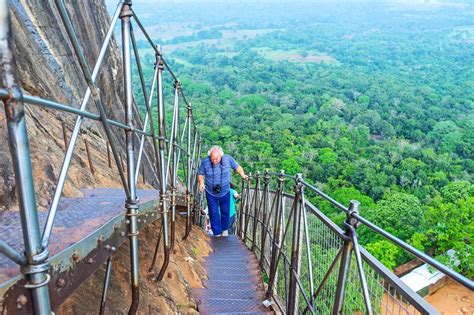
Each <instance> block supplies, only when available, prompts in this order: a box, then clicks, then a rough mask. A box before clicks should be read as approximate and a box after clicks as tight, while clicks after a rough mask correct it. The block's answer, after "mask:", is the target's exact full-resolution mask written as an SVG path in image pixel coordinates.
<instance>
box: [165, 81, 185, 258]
mask: <svg viewBox="0 0 474 315" xmlns="http://www.w3.org/2000/svg"><path fill="white" fill-rule="evenodd" d="M180 88H181V85H180V84H179V82H175V94H174V104H173V122H172V126H171V135H170V148H171V150H170V153H172V156H169V157H168V166H167V167H166V170H167V179H166V182H168V172H169V170H170V169H169V163H170V160H171V159H173V167H172V173H171V177H172V179H171V245H170V252H171V251H172V250H173V249H174V244H175V240H176V231H175V229H176V191H177V187H176V185H177V181H178V167H179V165H178V153H177V150H178V149H177V147H176V145H177V143H176V140H177V134H178V133H177V129H178V128H177V126H178V124H179V108H178V104H179V103H178V102H179V100H178V90H179V89H180Z"/></svg>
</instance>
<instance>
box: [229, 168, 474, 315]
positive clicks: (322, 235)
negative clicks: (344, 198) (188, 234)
mask: <svg viewBox="0 0 474 315" xmlns="http://www.w3.org/2000/svg"><path fill="white" fill-rule="evenodd" d="M253 174H254V175H252V176H250V177H249V180H248V181H243V182H242V203H241V208H240V214H239V215H238V223H237V227H238V230H237V235H239V236H240V237H241V238H242V239H243V240H244V243H246V245H247V246H248V247H249V248H250V249H252V250H253V251H254V252H255V254H256V255H257V259H259V258H260V262H261V267H262V270H263V271H264V272H266V273H267V276H268V278H269V280H268V282H269V284H268V289H267V293H266V296H267V298H268V299H273V301H274V302H275V305H276V306H278V308H279V310H280V311H281V312H283V313H287V314H293V313H296V312H303V313H307V312H310V313H313V314H319V313H326V312H333V313H341V312H342V310H343V309H346V308H349V309H351V310H352V311H355V312H356V311H358V312H365V313H368V314H372V313H374V312H375V310H376V309H379V308H382V307H388V306H387V303H391V304H390V305H398V307H399V308H400V311H403V312H404V311H407V313H410V314H411V313H413V312H414V311H415V310H416V311H418V312H420V313H422V314H437V313H438V312H437V311H436V310H435V309H434V308H433V307H432V306H431V305H430V304H429V303H427V302H426V301H425V300H424V299H423V298H421V297H420V296H419V295H418V294H417V293H415V292H413V291H412V290H411V289H410V288H409V287H408V286H407V285H405V284H404V283H403V282H402V281H401V280H400V279H399V278H398V277H397V276H395V275H394V274H393V273H392V272H391V271H389V270H388V269H387V268H386V267H385V266H383V265H382V264H381V263H380V262H379V261H377V260H376V259H375V258H374V257H373V256H372V255H370V254H369V253H368V252H367V251H366V250H365V249H364V248H363V247H362V246H361V245H359V243H358V236H357V232H356V229H357V227H358V226H359V225H360V224H364V225H366V226H367V227H368V228H370V229H372V230H373V231H375V232H376V233H377V234H378V235H380V236H382V237H384V238H386V239H388V240H390V241H392V242H393V243H395V244H396V245H398V246H400V247H402V248H403V249H405V250H407V251H408V252H409V253H411V254H413V255H415V256H416V257H417V258H419V259H421V260H423V261H425V262H427V263H428V264H430V265H432V266H433V267H435V268H436V269H437V270H439V271H441V272H443V273H445V274H446V275H448V276H449V277H451V278H452V279H454V280H455V281H457V282H459V283H460V284H461V285H463V286H465V287H467V288H469V289H470V290H473V282H472V281H471V280H469V279H467V278H466V277H464V276H463V275H461V274H459V273H457V272H455V271H453V270H452V269H450V268H448V267H446V266H444V265H443V264H441V263H439V262H438V261H436V260H435V259H433V258H432V257H429V256H428V255H426V254H424V253H422V252H420V251H419V250H417V249H415V248H413V247H412V246H410V245H409V244H407V243H405V242H403V241H402V240H400V239H398V238H396V237H394V236H393V235H391V234H390V233H388V232H386V231H385V230H383V229H381V228H380V227H378V226H376V225H375V224H373V223H372V222H370V221H368V220H367V219H365V218H363V217H362V216H361V215H360V214H359V211H358V209H359V203H358V202H356V201H351V203H350V205H349V207H346V206H344V205H342V204H341V203H339V202H338V201H336V200H335V199H333V198H332V197H330V196H329V195H327V194H325V193H324V192H323V191H321V190H320V189H318V188H316V187H315V186H314V185H312V184H310V183H308V182H307V181H305V180H304V179H303V177H302V176H301V174H297V175H296V176H292V175H287V174H285V173H284V171H282V172H280V173H274V172H269V171H265V173H264V174H265V176H264V178H267V180H268V179H269V178H270V177H271V178H276V177H277V179H278V185H277V186H278V187H277V190H275V191H271V190H268V188H267V187H268V185H269V183H268V182H267V181H266V182H265V185H264V188H263V189H261V187H259V185H257V184H258V182H259V177H260V174H259V173H258V172H254V173H253ZM288 179H291V180H293V181H294V191H295V193H294V194H292V195H291V194H287V193H285V192H284V191H283V187H284V185H283V183H284V181H286V180H288ZM268 181H269V180H268ZM250 183H255V186H254V185H253V184H252V185H250ZM304 188H306V189H308V190H309V191H312V192H314V193H316V194H317V195H318V196H319V197H322V198H323V199H324V200H326V201H328V202H329V203H330V204H331V205H332V206H334V207H336V208H338V209H340V210H342V211H343V212H344V213H346V219H345V221H344V224H343V226H344V229H341V228H340V227H339V226H338V225H336V224H335V223H334V222H332V221H331V220H330V219H329V218H328V217H327V216H325V215H324V214H323V213H322V212H321V211H320V210H319V209H318V208H317V207H316V206H314V205H313V204H311V203H310V202H309V201H308V200H306V198H305V191H304ZM285 198H287V199H289V200H290V201H292V205H291V208H288V209H286V210H285V208H286V207H287V206H284V205H283V201H284V199H285ZM270 199H273V200H272V201H271V203H270V204H271V207H270V209H268V207H266V206H262V203H263V204H264V202H263V201H264V200H270ZM298 213H300V214H298ZM264 218H265V219H264ZM301 221H302V223H300V222H301ZM256 223H258V224H256ZM263 234H268V235H269V238H267V242H270V243H269V246H267V245H266V244H263V243H262V244H261V245H260V246H258V245H257V246H256V245H255V244H254V240H255V235H257V236H258V235H261V236H262V238H263ZM288 235H292V241H291V240H287V236H288ZM298 235H299V236H298ZM326 238H328V239H327V240H325V239H326ZM301 242H303V243H302V244H304V245H303V246H301ZM290 253H291V259H290V257H289V254H290ZM336 253H337V255H336ZM314 255H316V256H314ZM325 256H328V257H327V258H324V257H325ZM351 257H354V258H355V261H352V259H351ZM328 258H330V259H329V260H328ZM313 259H314V260H313ZM325 259H326V260H325ZM262 263H263V264H265V265H262ZM338 263H339V268H338V269H339V271H338V272H335V270H336V269H335V267H336V266H337V264H338ZM282 268H283V269H282ZM325 268H328V269H326V270H327V271H326V272H325V273H324V277H323V275H322V274H321V272H322V271H323V272H324V270H325ZM351 270H352V271H351ZM352 273H354V274H357V275H358V277H357V278H355V277H354V274H352ZM351 274H352V275H351ZM303 275H304V276H303ZM316 275H317V276H316ZM282 277H283V278H282ZM295 277H296V278H295ZM303 277H304V278H303ZM374 277H375V278H374ZM377 279H380V280H377ZM318 281H319V283H317V282H318ZM380 281H382V282H380ZM369 282H370V283H371V284H370V287H371V289H370V290H369ZM374 284H375V287H374ZM298 290H299V291H300V293H301V294H302V296H303V299H298V298H297V296H298V293H297V291H298ZM328 290H330V291H328ZM374 290H375V291H374ZM392 291H393V292H392ZM322 292H326V293H325V294H322ZM382 296H387V301H385V300H382V299H381V297H382ZM283 297H285V298H283ZM330 297H332V298H333V300H331V298H330ZM388 299H390V301H388ZM354 303H355V304H354ZM344 312H345V311H344Z"/></svg>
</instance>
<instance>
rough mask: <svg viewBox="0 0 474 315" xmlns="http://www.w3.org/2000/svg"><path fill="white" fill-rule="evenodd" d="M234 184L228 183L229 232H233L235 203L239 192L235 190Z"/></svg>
mask: <svg viewBox="0 0 474 315" xmlns="http://www.w3.org/2000/svg"><path fill="white" fill-rule="evenodd" d="M235 188H236V187H235V185H234V184H232V183H230V210H229V217H230V218H229V233H230V234H234V224H235V203H236V202H237V199H239V198H240V195H239V193H238V192H237V190H235Z"/></svg>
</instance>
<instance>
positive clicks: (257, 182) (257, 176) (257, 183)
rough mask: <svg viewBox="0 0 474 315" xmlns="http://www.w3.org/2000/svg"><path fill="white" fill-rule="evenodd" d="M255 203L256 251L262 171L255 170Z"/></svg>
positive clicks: (253, 246) (253, 238)
mask: <svg viewBox="0 0 474 315" xmlns="http://www.w3.org/2000/svg"><path fill="white" fill-rule="evenodd" d="M253 197H254V204H253V222H252V223H253V228H252V252H254V253H255V248H256V247H257V228H258V216H259V215H260V209H259V204H260V203H259V200H260V172H259V171H257V172H255V189H254V195H253Z"/></svg>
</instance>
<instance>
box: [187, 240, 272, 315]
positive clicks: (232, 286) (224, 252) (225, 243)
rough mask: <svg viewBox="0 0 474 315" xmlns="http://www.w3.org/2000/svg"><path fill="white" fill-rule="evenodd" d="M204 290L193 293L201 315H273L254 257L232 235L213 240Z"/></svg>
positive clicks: (207, 263) (196, 290)
mask: <svg viewBox="0 0 474 315" xmlns="http://www.w3.org/2000/svg"><path fill="white" fill-rule="evenodd" d="M210 245H211V247H212V249H213V253H211V254H210V255H209V256H208V257H207V258H206V263H205V264H206V270H207V274H208V279H207V280H204V282H203V284H204V286H205V288H199V289H193V294H194V297H195V299H196V301H197V305H198V310H199V313H200V314H247V315H249V314H273V312H272V311H271V309H269V308H266V307H265V306H264V305H263V304H262V302H263V301H264V300H265V291H264V286H263V281H262V277H261V274H260V267H259V265H258V261H257V259H256V258H255V255H254V254H253V253H252V252H251V251H250V250H248V249H247V248H246V247H245V245H244V243H243V242H242V241H241V240H240V239H239V238H237V237H236V236H235V235H230V236H228V237H212V238H211V244H210Z"/></svg>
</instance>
